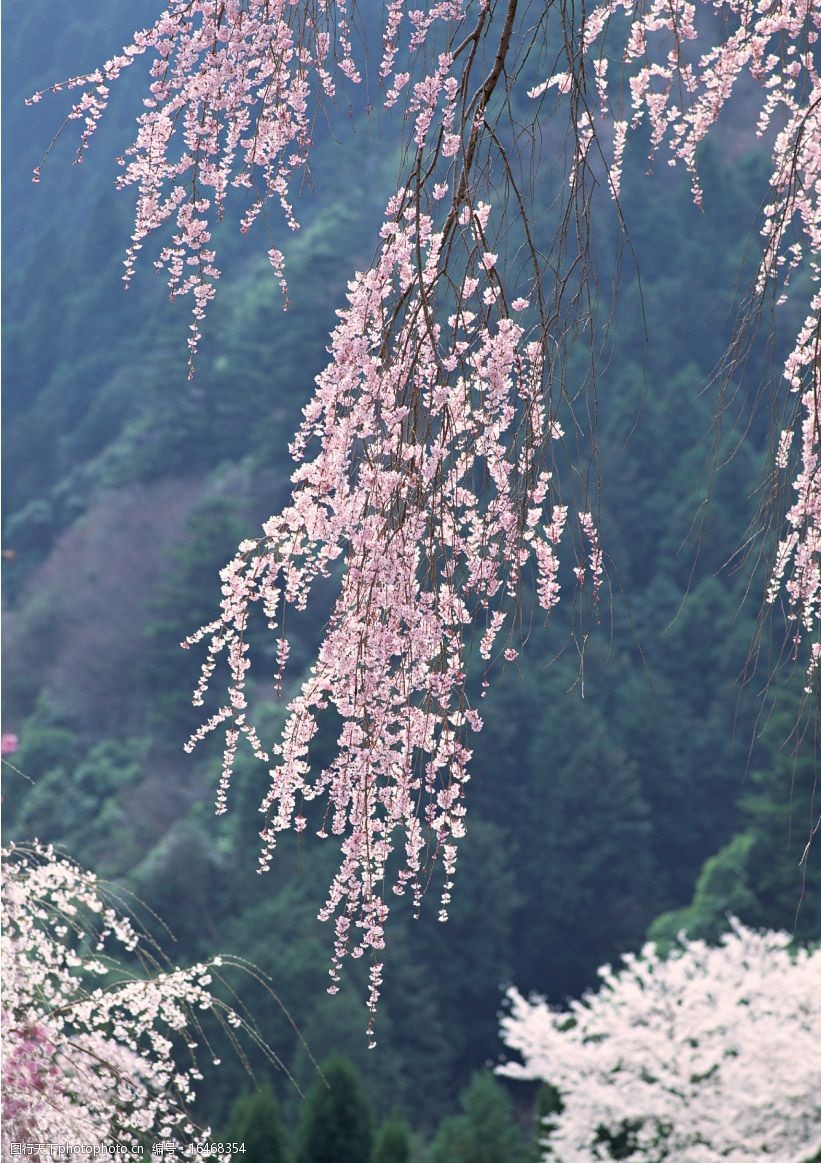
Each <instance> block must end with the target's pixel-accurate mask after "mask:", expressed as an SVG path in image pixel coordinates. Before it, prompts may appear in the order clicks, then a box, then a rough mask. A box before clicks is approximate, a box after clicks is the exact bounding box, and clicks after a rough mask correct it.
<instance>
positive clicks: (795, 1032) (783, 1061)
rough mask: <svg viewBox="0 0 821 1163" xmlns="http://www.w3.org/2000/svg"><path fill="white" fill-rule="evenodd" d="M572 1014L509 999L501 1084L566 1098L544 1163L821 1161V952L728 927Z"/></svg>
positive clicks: (632, 965)
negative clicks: (532, 1085) (508, 1081)
mask: <svg viewBox="0 0 821 1163" xmlns="http://www.w3.org/2000/svg"><path fill="white" fill-rule="evenodd" d="M599 972H600V975H601V978H602V982H601V987H600V988H599V990H598V992H595V993H589V994H587V995H586V996H585V997H584V998H582V999H581V1000H580V1001H574V1002H572V1003H571V1005H570V1006H569V1008H568V1009H566V1010H556V1009H551V1008H550V1007H549V1006H548V1005H547V1003H546V1002H544V1001H542V1000H539V999H534V1000H531V1001H526V1000H525V999H524V998H523V997H522V996H521V994H519V993H518V992H517V991H516V990H515V989H512V990H510V991H509V993H508V998H509V1001H510V1011H509V1013H508V1014H507V1016H506V1017H505V1018H504V1019H503V1021H502V1036H503V1038H504V1041H505V1042H506V1044H507V1045H508V1046H509V1047H510V1049H511V1050H514V1051H516V1053H517V1054H519V1055H521V1057H522V1059H523V1063H516V1062H510V1063H508V1064H506V1065H505V1066H503V1067H501V1068H500V1073H502V1074H506V1075H507V1076H508V1077H511V1078H520V1079H541V1080H544V1081H546V1082H548V1083H550V1084H551V1085H552V1086H553V1087H555V1088H556V1089H557V1090H558V1093H559V1104H558V1111H557V1113H556V1114H554V1115H551V1116H548V1118H546V1119H545V1121H544V1138H543V1147H544V1150H545V1156H544V1157H545V1158H546V1159H555V1160H557V1163H558V1161H562V1163H570V1161H571V1160H572V1161H573V1163H585V1161H587V1160H590V1161H591V1163H592V1161H593V1160H601V1159H626V1158H630V1159H637V1160H638V1159H642V1160H644V1159H646V1160H653V1161H661V1160H663V1159H675V1160H677V1161H680V1163H712V1160H715V1159H719V1158H720V1159H731V1160H733V1161H737V1163H753V1161H757V1160H760V1159H764V1158H766V1159H768V1160H772V1163H809V1161H810V1160H813V1159H817V1158H818V1157H819V1154H818V1153H819V1152H821V1097H820V1096H821V1044H819V1040H818V1029H819V1022H820V1021H821V950H819V949H815V950H814V951H812V952H810V951H808V950H791V949H790V938H789V937H788V936H787V934H785V933H772V932H767V933H756V932H753V931H752V930H751V929H748V928H746V927H745V926H743V925H741V924H740V923H739V922H737V921H734V922H733V923H732V926H731V930H730V932H728V933H727V934H726V935H725V936H724V938H723V939H722V942H721V944H720V946H718V947H710V946H708V945H706V944H705V943H704V942H701V941H689V942H688V941H683V942H682V943H681V944H680V945H679V946H678V947H677V948H675V949H674V950H673V951H671V952H670V954H669V955H668V956H666V957H662V956H661V955H660V954H659V951H658V950H657V949H656V947H655V946H653V945H648V946H647V947H646V948H645V949H644V950H643V951H642V953H641V956H633V955H630V956H627V957H625V959H624V964H623V966H622V967H621V969H620V970H619V971H614V970H613V969H611V968H610V966H604V967H603V968H602V969H601V970H600V971H599Z"/></svg>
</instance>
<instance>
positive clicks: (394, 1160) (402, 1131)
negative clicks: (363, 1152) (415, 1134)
mask: <svg viewBox="0 0 821 1163" xmlns="http://www.w3.org/2000/svg"><path fill="white" fill-rule="evenodd" d="M410 1157H411V1141H410V1132H409V1130H408V1124H407V1123H406V1122H405V1120H404V1119H403V1118H400V1117H398V1116H396V1117H393V1118H390V1119H386V1120H385V1122H384V1123H383V1124H382V1126H381V1127H380V1128H379V1134H378V1135H377V1136H376V1142H375V1143H374V1147H373V1159H372V1163H410Z"/></svg>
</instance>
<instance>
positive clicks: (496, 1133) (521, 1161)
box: [431, 1071, 535, 1163]
mask: <svg viewBox="0 0 821 1163" xmlns="http://www.w3.org/2000/svg"><path fill="white" fill-rule="evenodd" d="M461 1105H462V1112H463V1113H462V1114H460V1115H456V1116H454V1117H453V1118H449V1119H446V1120H445V1121H444V1122H443V1124H442V1126H441V1127H440V1128H439V1131H438V1133H437V1135H436V1138H435V1140H434V1142H433V1146H432V1147H431V1163H532V1161H533V1160H534V1158H535V1157H534V1154H533V1152H532V1151H531V1150H530V1149H529V1148H528V1147H527V1146H526V1145H525V1143H524V1141H523V1139H522V1135H521V1132H520V1130H519V1128H518V1126H517V1125H516V1121H515V1118H514V1115H513V1104H512V1103H511V1101H510V1098H509V1097H508V1095H507V1093H506V1092H505V1090H504V1089H503V1088H502V1087H501V1086H500V1085H499V1083H498V1082H497V1081H496V1080H495V1078H494V1077H493V1075H492V1074H489V1073H488V1072H487V1071H484V1072H482V1073H480V1074H476V1075H474V1077H473V1079H472V1080H471V1082H470V1085H469V1086H468V1087H467V1089H466V1090H465V1091H464V1093H463V1094H462V1098H461Z"/></svg>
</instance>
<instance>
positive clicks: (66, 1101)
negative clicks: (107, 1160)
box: [2, 845, 274, 1159]
mask: <svg viewBox="0 0 821 1163" xmlns="http://www.w3.org/2000/svg"><path fill="white" fill-rule="evenodd" d="M3 856H4V861H3V872H2V890H3V892H2V950H3V979H2V1021H3V1095H2V1113H3V1119H2V1150H3V1158H4V1159H8V1158H10V1156H11V1155H12V1154H13V1153H15V1152H13V1151H12V1149H11V1148H12V1144H16V1145H17V1147H18V1148H22V1147H23V1146H25V1144H32V1145H37V1144H41V1145H48V1144H54V1145H59V1144H78V1143H82V1144H84V1145H85V1146H87V1147H94V1146H109V1147H111V1146H122V1147H123V1148H126V1149H127V1148H131V1147H135V1146H138V1145H142V1144H145V1142H146V1141H148V1142H149V1143H150V1142H151V1141H152V1140H158V1139H159V1140H174V1141H175V1142H177V1143H178V1144H179V1145H180V1146H190V1145H192V1144H194V1143H199V1142H202V1141H203V1140H204V1139H205V1138H207V1135H208V1129H207V1128H203V1127H198V1126H196V1125H195V1123H194V1122H193V1121H192V1118H191V1115H190V1112H189V1108H190V1105H191V1102H192V1100H193V1099H194V1097H195V1095H194V1088H195V1085H196V1082H197V1080H198V1079H200V1078H201V1077H202V1075H201V1073H200V1069H199V1065H198V1061H199V1059H198V1051H199V1058H201V1059H203V1060H207V1061H209V1062H212V1061H213V1062H214V1063H215V1064H218V1061H219V1060H218V1059H215V1054H214V1050H213V1048H212V1045H211V1044H210V1043H209V1038H208V1035H207V1034H206V1031H205V1030H204V1029H203V1026H202V1025H201V1022H200V1018H201V1017H203V1016H204V1014H205V1013H213V1014H215V1015H216V1017H217V1018H218V1019H219V1020H220V1021H221V1022H222V1024H223V1026H224V1028H225V1030H226V1031H227V1034H228V1037H229V1039H230V1040H231V1041H232V1042H233V1043H234V1044H237V1037H238V1036H240V1035H242V1036H244V1037H250V1038H251V1039H252V1040H253V1041H254V1042H255V1043H257V1044H258V1045H260V1046H261V1047H262V1049H263V1051H264V1052H266V1053H267V1054H268V1056H269V1058H271V1060H272V1061H273V1060H274V1056H273V1054H272V1052H271V1051H270V1050H268V1049H267V1047H266V1046H265V1044H264V1042H262V1040H261V1039H260V1037H259V1035H258V1034H257V1032H256V1030H255V1029H254V1028H253V1026H251V1025H249V1023H248V1021H246V1019H245V1017H244V1016H242V1015H240V1014H239V1013H237V1012H236V1011H235V1010H234V1009H232V1008H231V1007H230V1006H229V1005H227V1004H226V1003H225V1002H224V1001H222V1000H220V998H219V997H218V996H217V995H216V994H215V993H214V985H215V984H216V980H215V979H217V978H219V977H221V974H222V972H223V970H224V968H227V967H229V966H230V965H231V964H232V962H231V960H230V959H228V961H226V962H223V960H222V959H221V958H218V957H216V958H213V959H212V960H211V961H209V962H203V963H201V964H198V965H194V966H192V967H191V968H189V969H177V968H175V969H169V970H166V971H164V972H157V971H156V960H155V958H154V952H156V951H154V952H152V948H151V945H150V942H148V941H147V939H146V937H145V935H141V934H140V933H139V932H138V930H137V928H136V927H135V924H134V923H133V922H132V920H130V919H129V917H128V916H127V915H126V914H125V913H124V912H123V911H122V909H121V908H119V907H117V906H116V905H115V904H113V903H112V897H111V893H110V891H108V892H107V891H106V890H105V889H104V888H103V886H102V885H101V884H100V883H99V882H98V881H97V878H96V877H95V876H94V875H93V874H92V873H90V872H86V871H84V870H83V869H81V868H79V867H78V866H77V865H76V864H74V863H73V862H72V861H70V860H67V859H65V858H63V857H61V856H58V855H57V854H56V853H55V852H54V851H53V849H51V848H47V847H43V846H40V845H34V846H24V847H12V848H11V849H9V850H7V851H5V852H4V853H3ZM140 955H142V960H143V963H144V964H146V965H148V964H149V963H151V962H153V964H154V970H153V972H149V973H148V974H147V975H143V974H138V975H135V974H134V973H133V972H129V971H128V970H127V969H126V967H125V965H124V963H123V958H127V959H128V961H129V963H130V964H132V965H133V964H134V963H135V962H134V959H135V958H140ZM17 1153H19V1150H18V1151H17Z"/></svg>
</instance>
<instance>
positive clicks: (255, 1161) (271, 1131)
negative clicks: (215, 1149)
mask: <svg viewBox="0 0 821 1163" xmlns="http://www.w3.org/2000/svg"><path fill="white" fill-rule="evenodd" d="M229 1141H230V1142H232V1143H238V1144H240V1143H241V1144H243V1145H244V1146H245V1158H246V1159H247V1160H248V1163H287V1161H288V1160H289V1159H290V1155H289V1152H288V1149H287V1145H286V1142H285V1132H284V1130H283V1128H282V1123H281V1122H280V1118H279V1107H278V1105H277V1100H276V1098H275V1097H274V1093H273V1091H272V1090H271V1088H270V1086H263V1087H262V1088H261V1089H260V1090H258V1091H257V1092H256V1094H246V1095H243V1096H242V1097H241V1098H238V1099H237V1101H236V1103H235V1104H234V1109H233V1110H232V1112H231V1123H230V1135H229Z"/></svg>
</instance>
